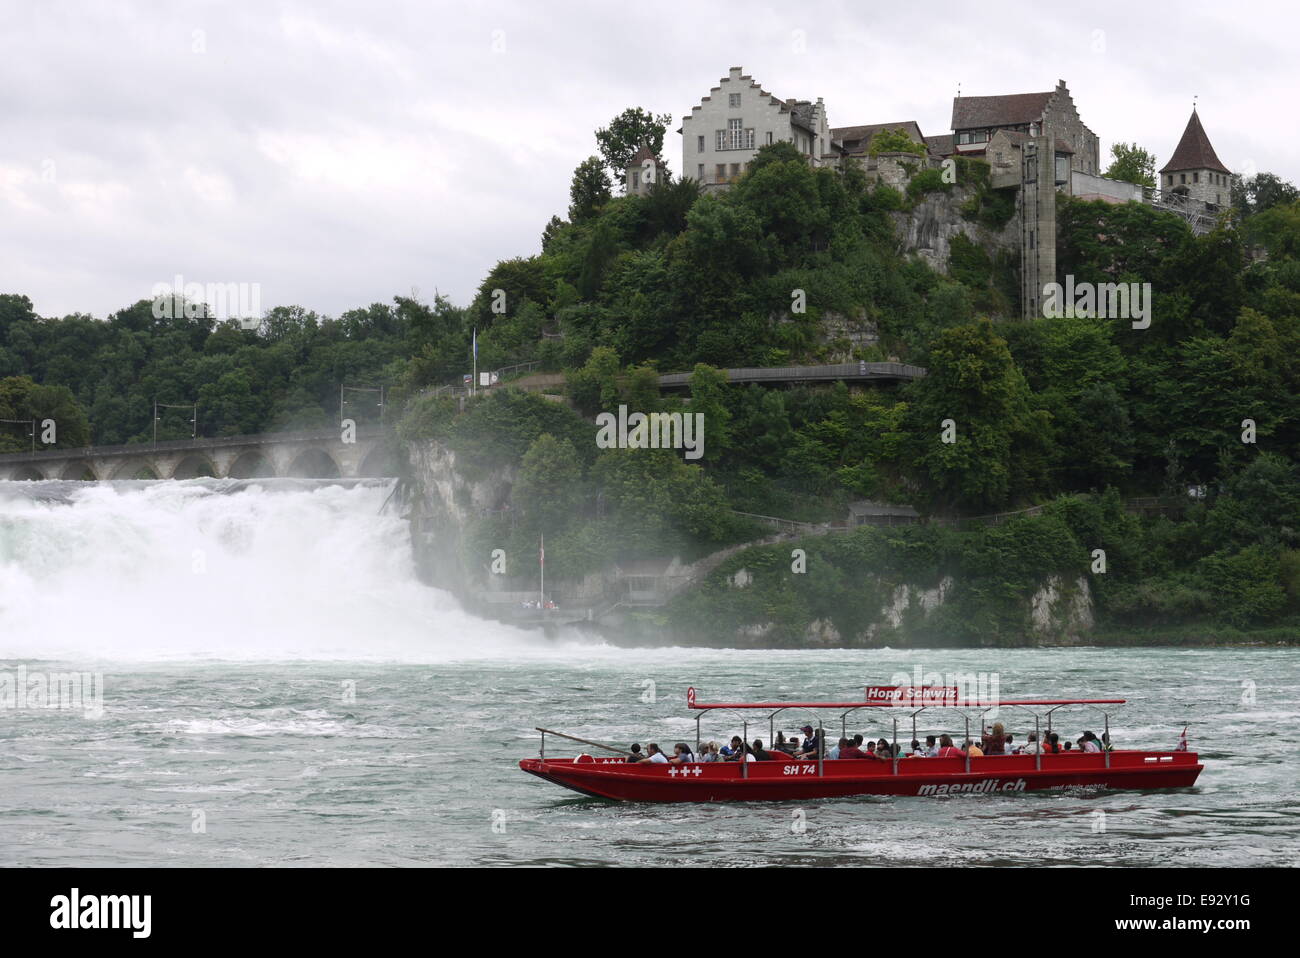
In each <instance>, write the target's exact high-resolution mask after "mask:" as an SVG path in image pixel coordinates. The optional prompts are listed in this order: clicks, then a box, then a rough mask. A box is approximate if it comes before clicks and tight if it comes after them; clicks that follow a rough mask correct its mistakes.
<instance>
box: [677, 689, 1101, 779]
mask: <svg viewBox="0 0 1300 958" xmlns="http://www.w3.org/2000/svg"><path fill="white" fill-rule="evenodd" d="M918 692H919V693H920V694H919V695H918V694H917V693H918ZM904 693H907V694H904ZM865 694H866V697H867V698H868V699H874V701H861V702H699V701H696V692H695V687H694V686H691V687H690V688H688V689H687V690H686V707H687V708H688V709H691V710H694V711H698V712H701V713H705V712H709V711H717V710H720V709H735V710H748V709H771V710H772V711H771V712H770V714H769V715H768V717H767V718H768V744H769V745H770V744H771V742H772V739H774V738H775V737H776V734H775V732H776V716H777V715H779V714H780V713H781V712H784V711H786V710H787V709H802V710H807V711H809V712H813V713H814V714H816V712H817V710H818V709H834V710H836V711H840V735H841V737H847V731H848V717H849V716H850V715H851V714H853V713H854V712H856V711H858V710H859V709H866V708H911V709H913V711H912V713H911V718H912V740H913V741H916V717H917V716H918V715H920V714H921V713H922V712H923V711H925V710H926V709H952V710H953V711H956V712H959V713H961V715H962V718H963V720H964V722H965V726H966V741H973V739H971V736H970V715H969V714H968V713H967V712H966V711H965V710H966V709H977V710H979V713H980V719H981V721H980V727H981V729H982V728H983V716H984V715H985V714H987V713H988V712H989V711H990V710H992V709H997V708H1002V707H1003V706H1006V707H1007V708H1021V709H1024V710H1026V711H1028V712H1029V713H1030V714H1031V715H1033V716H1034V741H1035V752H1034V767H1035V768H1036V769H1041V768H1042V767H1043V731H1042V716H1041V715H1040V714H1039V713H1038V712H1037V711H1035V709H1037V708H1039V707H1047V712H1046V713H1044V714H1045V715H1046V716H1047V734H1051V731H1052V715H1053V713H1054V712H1056V710H1057V709H1060V708H1063V707H1065V706H1068V705H1083V706H1088V707H1091V708H1096V710H1097V711H1098V712H1100V713H1101V715H1102V720H1103V722H1104V723H1105V725H1104V728H1103V732H1102V736H1103V737H1102V744H1103V746H1104V747H1103V749H1102V752H1103V753H1104V755H1105V761H1106V767H1107V768H1110V712H1109V711H1107V710H1106V709H1103V708H1098V706H1102V705H1124V704H1125V703H1126V700H1125V699H1013V700H1002V699H996V700H988V699H963V698H960V697H959V696H958V694H957V689H956V688H955V687H938V688H927V687H920V688H914V689H913V688H905V687H894V686H868V687H867V689H866V693H865ZM703 718H704V715H703V714H700V715H697V716H696V717H695V748H696V751H697V752H698V750H699V748H700V721H701V720H702V719H703ZM741 724H742V728H743V731H742V733H741V734H742V736H743V739H742V758H741V762H740V764H741V775H742V776H743V777H746V778H748V769H747V768H746V766H747V765H748V764H749V763H748V761H746V760H745V758H744V750H747V749H748V748H749V723H748V722H747V721H742V723H741ZM893 726H894V737H893V746H894V756H893V773H894V774H895V775H897V774H898V762H899V758H900V756H899V755H898V751H899V749H898V719H894V720H893ZM817 741H818V749H817V774H818V776H821V775H822V774H823V765H822V762H823V758H824V755H825V752H826V737H825V728H824V727H823V724H822V720H821V717H820V716H818V719H817ZM966 771H968V772H969V771H970V755H969V754H968V755H967V756H966Z"/></svg>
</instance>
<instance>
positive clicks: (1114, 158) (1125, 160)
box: [1102, 143, 1156, 189]
mask: <svg viewBox="0 0 1300 958" xmlns="http://www.w3.org/2000/svg"><path fill="white" fill-rule="evenodd" d="M1110 156H1111V161H1110V166H1108V167H1107V168H1106V172H1105V173H1103V174H1102V176H1105V177H1109V178H1110V179H1112V180H1122V181H1124V182H1125V183H1136V184H1138V185H1139V186H1149V187H1151V188H1152V189H1155V185H1156V158H1155V156H1154V155H1153V154H1151V153H1148V152H1147V151H1146V150H1144V149H1142V147H1140V146H1138V145H1137V144H1136V143H1114V144H1111V148H1110Z"/></svg>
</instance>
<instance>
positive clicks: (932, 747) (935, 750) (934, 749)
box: [925, 735, 939, 758]
mask: <svg viewBox="0 0 1300 958" xmlns="http://www.w3.org/2000/svg"><path fill="white" fill-rule="evenodd" d="M938 754H939V741H938V739H936V738H935V737H934V736H933V735H927V736H926V737H925V757H926V758H934V757H935V756H936V755H938Z"/></svg>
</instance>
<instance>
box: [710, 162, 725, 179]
mask: <svg viewBox="0 0 1300 958" xmlns="http://www.w3.org/2000/svg"><path fill="white" fill-rule="evenodd" d="M713 182H714V183H725V182H727V164H726V163H719V164H718V165H717V168H715V169H714V171H713Z"/></svg>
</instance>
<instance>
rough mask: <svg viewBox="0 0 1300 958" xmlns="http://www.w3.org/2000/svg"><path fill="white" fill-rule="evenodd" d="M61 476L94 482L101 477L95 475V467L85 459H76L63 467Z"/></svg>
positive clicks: (62, 477) (61, 477)
mask: <svg viewBox="0 0 1300 958" xmlns="http://www.w3.org/2000/svg"><path fill="white" fill-rule="evenodd" d="M59 478H60V479H75V480H82V481H87V482H94V481H95V480H96V479H98V478H99V477H98V476H96V475H95V469H94V467H93V466H91V464H90V463H88V462H86V460H84V459H76V460H74V461H72V462H70V463H68V464H67V465H66V466H64V467H63V471H62V472H60V473H59Z"/></svg>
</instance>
